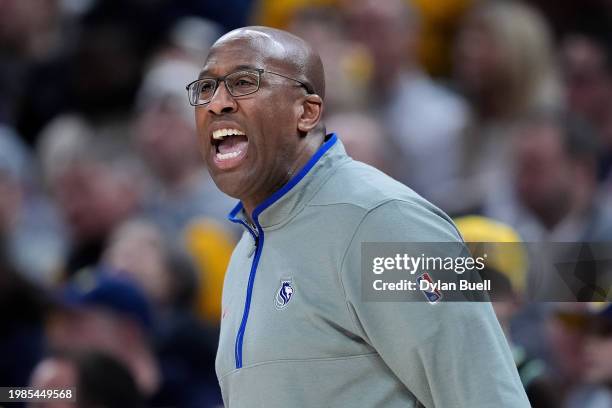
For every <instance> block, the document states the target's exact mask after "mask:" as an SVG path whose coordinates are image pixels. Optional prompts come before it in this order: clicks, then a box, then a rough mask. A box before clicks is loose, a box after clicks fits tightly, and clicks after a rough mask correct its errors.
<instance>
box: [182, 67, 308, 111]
mask: <svg viewBox="0 0 612 408" xmlns="http://www.w3.org/2000/svg"><path fill="white" fill-rule="evenodd" d="M240 72H248V73H254V72H256V73H257V88H256V89H255V90H254V91H252V92H248V93H244V94H240V95H234V94H233V93H232V91H231V90H230V88H229V86H227V82H226V81H225V80H226V78H227V77H228V76H231V75H235V74H238V73H240ZM263 74H273V75H277V76H279V77H282V78H285V79H288V80H290V81H293V82H297V83H298V84H300V86H301V87H303V88H304V89H305V90H306V92H307V93H308V94H309V95H312V94H314V93H315V92H314V89H313V88H312V86H311V85H310V84H307V83H305V82H302V81H300V80H298V79H295V78H291V77H289V76H287V75H283V74H279V73H278V72H274V71H269V70H267V69H263V68H249V69H241V70H238V71H234V72H230V73H229V74H227V75H225V76H222V77H219V78H198V79H196V80H195V81H192V82H190V83H188V84H187V85H186V86H185V90H187V99H189V104H190V105H191V106H202V105H207V104H209V103H210V101H212V98H213V97H214V96H215V93H216V92H217V88H218V87H219V82H223V83H224V84H225V89H227V92H228V93H229V94H230V95H231V96H232V97H234V98H240V97H242V96H247V95H252V94H254V93H255V92H257V91H259V88H260V86H261V76H262V75H263ZM210 80H214V81H215V85H214V89H213V91H212V96H211V97H210V99H209V100H208V101H206V102H202V103H193V102H192V101H191V97H190V94H189V93H190V91H189V90H190V88H192V87H193V86H194V85H195V84H197V83H199V82H201V81H210Z"/></svg>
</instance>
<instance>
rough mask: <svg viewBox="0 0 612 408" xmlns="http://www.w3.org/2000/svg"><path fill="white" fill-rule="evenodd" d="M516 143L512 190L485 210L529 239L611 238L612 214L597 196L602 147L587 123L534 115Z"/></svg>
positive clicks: (566, 117)
mask: <svg viewBox="0 0 612 408" xmlns="http://www.w3.org/2000/svg"><path fill="white" fill-rule="evenodd" d="M514 141H515V143H514V148H513V150H514V151H513V156H512V157H513V162H514V176H513V184H512V191H511V192H510V195H509V196H506V197H504V199H503V200H502V199H500V200H499V201H498V202H497V204H496V205H492V206H490V207H488V208H486V209H485V212H486V213H487V214H489V215H491V216H493V217H495V218H497V219H500V220H503V221H504V222H508V223H510V224H511V225H513V226H515V227H516V229H517V230H518V231H519V233H520V234H521V236H522V237H524V239H525V240H526V241H551V242H554V241H569V242H578V241H584V242H598V241H610V240H612V214H611V213H610V211H609V210H608V209H606V208H605V207H604V206H602V205H601V203H600V202H598V199H597V196H596V193H597V157H598V154H599V149H598V144H597V138H596V136H595V134H594V133H593V131H592V129H591V128H590V127H589V126H588V124H587V123H586V122H583V121H581V120H579V119H577V118H575V117H573V116H570V115H568V114H565V113H560V112H543V113H535V114H533V115H531V116H530V117H529V118H527V119H525V120H524V121H523V122H522V125H521V126H520V128H519V130H518V134H517V135H516V138H515V139H514Z"/></svg>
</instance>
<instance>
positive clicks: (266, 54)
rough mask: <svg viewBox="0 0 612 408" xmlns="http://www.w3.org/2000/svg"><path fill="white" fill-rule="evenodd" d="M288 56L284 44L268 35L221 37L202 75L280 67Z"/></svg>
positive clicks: (247, 32) (253, 33)
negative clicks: (248, 68)
mask: <svg viewBox="0 0 612 408" xmlns="http://www.w3.org/2000/svg"><path fill="white" fill-rule="evenodd" d="M286 55H287V49H286V48H285V46H283V44H282V43H280V42H279V41H277V40H275V39H274V38H273V37H272V36H270V35H269V34H267V33H263V32H259V31H254V30H243V31H240V32H239V33H230V34H228V35H226V36H224V37H221V38H220V39H219V40H218V41H217V42H216V43H215V45H213V47H212V48H211V50H210V52H209V54H208V57H207V58H206V62H205V64H204V67H203V68H202V71H201V76H202V75H223V74H225V73H227V72H231V70H232V69H234V68H237V67H245V66H250V67H257V68H263V67H266V68H270V67H279V66H281V65H284V64H283V60H284V59H285V57H286Z"/></svg>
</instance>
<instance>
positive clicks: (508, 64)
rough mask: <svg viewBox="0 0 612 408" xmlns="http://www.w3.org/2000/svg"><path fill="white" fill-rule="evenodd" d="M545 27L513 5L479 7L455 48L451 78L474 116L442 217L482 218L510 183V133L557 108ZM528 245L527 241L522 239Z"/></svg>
mask: <svg viewBox="0 0 612 408" xmlns="http://www.w3.org/2000/svg"><path fill="white" fill-rule="evenodd" d="M553 56H554V53H553V48H552V40H551V35H550V32H549V27H548V25H547V23H546V21H545V20H543V18H542V17H541V16H540V15H539V14H538V13H536V12H535V10H533V9H532V8H531V7H529V6H527V5H525V4H523V3H520V2H516V1H482V2H478V3H477V5H476V6H475V7H474V8H473V10H471V11H470V12H469V13H468V15H467V17H466V19H465V21H464V23H463V25H462V27H461V29H460V31H459V35H458V37H457V41H456V44H455V67H454V71H455V78H456V80H457V84H458V86H459V87H460V89H461V90H462V91H463V93H464V94H465V96H466V97H467V98H468V100H469V102H470V104H471V107H472V109H473V119H472V122H471V124H470V125H469V126H468V129H467V130H466V133H465V137H464V140H463V141H462V146H461V149H462V160H461V161H462V163H461V173H460V174H461V176H460V179H459V182H458V183H457V184H456V185H455V188H456V189H455V190H454V191H452V193H451V195H453V197H454V198H455V200H454V201H453V203H452V205H451V206H450V207H448V208H447V209H448V210H449V211H451V212H462V211H469V212H479V210H480V208H479V207H480V206H481V205H482V203H483V201H486V200H487V199H488V198H489V197H492V196H495V194H497V187H498V185H500V184H503V183H505V182H507V180H506V179H507V178H508V169H509V168H510V162H509V160H510V159H509V154H510V153H509V152H510V145H511V136H510V135H511V133H512V127H513V125H514V122H515V120H516V119H517V118H519V117H520V116H522V115H524V114H525V113H527V112H529V111H531V110H533V109H544V108H557V107H559V106H560V104H561V103H562V98H561V87H560V84H559V81H558V76H557V73H556V70H555V63H554V59H553ZM525 238H526V239H528V238H527V237H525Z"/></svg>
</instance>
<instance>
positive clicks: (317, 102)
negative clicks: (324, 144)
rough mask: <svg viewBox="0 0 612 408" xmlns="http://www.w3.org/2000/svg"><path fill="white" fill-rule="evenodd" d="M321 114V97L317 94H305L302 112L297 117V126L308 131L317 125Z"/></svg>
mask: <svg viewBox="0 0 612 408" xmlns="http://www.w3.org/2000/svg"><path fill="white" fill-rule="evenodd" d="M322 114H323V99H321V97H320V96H319V95H307V96H306V98H305V99H304V102H302V113H301V115H300V116H299V118H298V122H297V128H298V130H299V131H300V132H302V133H308V132H310V131H311V130H312V129H314V128H315V126H317V124H318V123H319V121H320V120H321V115H322Z"/></svg>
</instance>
